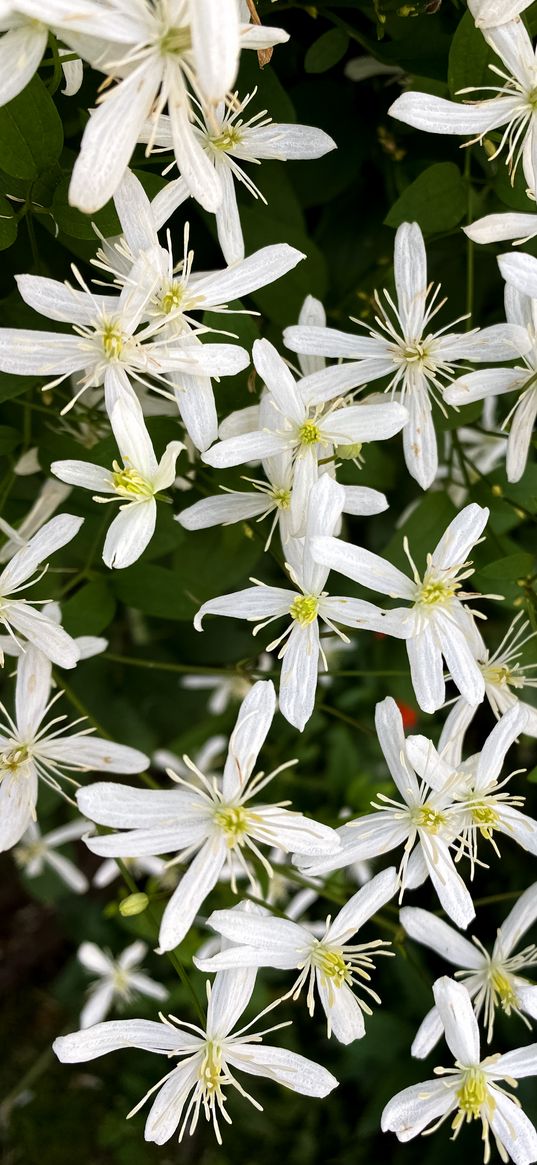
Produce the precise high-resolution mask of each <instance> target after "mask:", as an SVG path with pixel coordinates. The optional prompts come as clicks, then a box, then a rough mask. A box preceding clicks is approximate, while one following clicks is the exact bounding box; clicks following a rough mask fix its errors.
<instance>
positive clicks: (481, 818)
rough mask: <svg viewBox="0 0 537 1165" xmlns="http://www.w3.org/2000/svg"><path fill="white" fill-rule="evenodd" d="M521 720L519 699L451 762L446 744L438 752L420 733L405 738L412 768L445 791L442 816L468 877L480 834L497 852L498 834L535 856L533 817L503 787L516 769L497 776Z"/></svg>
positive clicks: (523, 711) (536, 831) (536, 837)
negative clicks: (472, 748) (463, 756)
mask: <svg viewBox="0 0 537 1165" xmlns="http://www.w3.org/2000/svg"><path fill="white" fill-rule="evenodd" d="M527 719H528V713H527V711H526V709H525V707H524V705H523V704H516V705H515V706H514V707H513V708H510V709H509V711H508V712H506V713H505V715H503V716H502V717H501V719H500V720H499V721H498V723H497V724H496V725H495V727H494V728H493V729H492V732H491V733H490V735H489V737H488V738H487V740H486V742H485V744H484V746H483V748H482V750H481V752H480V753H479V754H478V755H477V756H473V757H470V758H469V759H468V760H466V761H464V762H463V763H462V764H460V763H453V759H452V756H451V754H450V750H449V748H444V752H443V755H441V754H440V753H439V752H438V751H437V749H436V748H435V747H434V744H433V743H432V741H430V740H427V738H426V737H425V736H410V737H409V738H408V740H407V745H406V747H407V753H408V756H409V759H410V761H411V763H412V765H413V767H414V768H415V770H416V772H417V773H419V775H420V776H421V777H422V778H423V780H425V781H427V783H428V784H429V785H430V786H431V787H432V788H433V789H435V790H436V791H437V793H438V794H441V792H442V790H446V791H447V790H448V789H449V791H450V795H451V799H452V802H453V803H454V804H453V806H452V808H451V809H450V810H449V812H448V817H449V818H451V819H452V821H453V834H454V835H456V836H457V842H458V856H461V857H462V856H464V855H465V856H467V857H469V859H470V865H471V875H472V876H473V872H474V866H475V865H476V863H477V861H478V858H477V851H478V844H479V840H480V838H483V840H484V841H488V842H490V844H491V845H492V847H493V849H494V850H495V852H496V854H499V849H498V845H497V840H496V837H497V834H499V833H503V834H505V835H506V837H509V838H511V839H512V840H513V841H516V842H517V844H518V845H520V846H522V849H524V850H527V851H528V852H529V853H531V854H536V855H537V821H534V819H533V818H532V817H528V816H527V815H526V814H524V813H521V812H520V809H521V807H522V806H523V805H524V800H525V798H524V797H523V796H521V795H520V794H518V793H517V794H511V793H508V792H506V791H505V789H506V785H507V784H508V782H509V781H510V780H511V778H512V777H513V776H515V775H516V772H515V773H510V774H509V775H508V776H507V777H504V778H503V779H500V774H501V770H502V766H503V762H504V758H505V755H506V753H507V751H508V749H509V748H511V746H512V745H513V744H514V742H515V741H516V740H517V738H518V736H519V735H520V733H521V732H524V731H525V728H526V724H527ZM518 771H520V770H518ZM479 864H483V863H481V862H480V863H479Z"/></svg>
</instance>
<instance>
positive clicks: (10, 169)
mask: <svg viewBox="0 0 537 1165" xmlns="http://www.w3.org/2000/svg"><path fill="white" fill-rule="evenodd" d="M62 147H63V128H62V123H61V120H60V117H59V114H58V111H57V109H56V106H55V105H54V102H53V100H52V97H51V96H50V93H49V91H48V89H47V88H46V86H45V85H44V84H43V82H42V81H41V80H40V78H39V77H37V76H35V77H33V78H32V80H31V81H30V83H29V85H27V86H26V88H25V89H23V91H22V93H19V94H18V96H17V97H14V98H13V101H9V102H8V104H7V105H4V106H2V107H1V108H0V158H1V159H2V169H3V170H5V172H6V174H12V175H13V177H14V178H32V179H33V178H37V176H38V175H39V174H41V172H42V171H43V170H46V169H48V167H50V166H53V165H54V163H55V162H57V160H58V158H59V156H60V154H61V151H62Z"/></svg>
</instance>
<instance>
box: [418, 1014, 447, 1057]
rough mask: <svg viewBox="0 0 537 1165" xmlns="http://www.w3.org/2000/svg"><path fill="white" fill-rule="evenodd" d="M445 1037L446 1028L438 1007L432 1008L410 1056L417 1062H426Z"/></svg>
mask: <svg viewBox="0 0 537 1165" xmlns="http://www.w3.org/2000/svg"><path fill="white" fill-rule="evenodd" d="M443 1035H444V1027H443V1024H442V1020H441V1019H440V1014H439V1011H438V1008H437V1007H431V1010H430V1011H428V1012H427V1015H426V1016H425V1019H423V1020H422V1022H421V1023H420V1026H419V1028H418V1030H417V1032H416V1035H415V1036H414V1039H413V1041H412V1047H411V1049H410V1054H411V1055H412V1056H415V1057H416V1059H417V1060H425V1059H426V1057H427V1056H428V1055H430V1053H431V1052H432V1050H433V1048H434V1047H436V1044H437V1043H438V1041H439V1040H441V1039H442V1036H443Z"/></svg>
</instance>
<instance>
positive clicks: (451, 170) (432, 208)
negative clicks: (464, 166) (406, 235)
mask: <svg viewBox="0 0 537 1165" xmlns="http://www.w3.org/2000/svg"><path fill="white" fill-rule="evenodd" d="M466 205H467V198H466V185H465V182H464V178H463V176H462V174H461V172H460V170H459V168H458V166H455V164H454V162H436V163H435V164H434V166H429V167H428V169H427V170H424V171H423V173H422V174H420V175H419V177H418V178H416V180H415V182H412V183H411V185H410V186H407V188H406V190H404V191H403V193H402V195H401V197H400V198H398V199H397V202H396V203H394V205H393V206H392V207H391V210H390V211H389V212H388V214H387V215H386V218H385V219H384V222H385V224H386V226H389V227H398V226H399V225H400V224H401V223H402V222H417V223H419V225H420V227H421V229H422V231H423V233H424V234H425V235H432V234H440V233H441V232H442V231H450V230H453V228H454V227H456V226H457V223H459V222H460V221H461V219H462V218H464V215H465V213H466Z"/></svg>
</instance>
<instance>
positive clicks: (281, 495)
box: [270, 489, 291, 510]
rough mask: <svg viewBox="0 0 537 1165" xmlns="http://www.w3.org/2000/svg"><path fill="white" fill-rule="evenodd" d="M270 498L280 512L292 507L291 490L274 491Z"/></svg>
mask: <svg viewBox="0 0 537 1165" xmlns="http://www.w3.org/2000/svg"><path fill="white" fill-rule="evenodd" d="M270 496H271V498H272V500H273V502H275V504H276V505H277V507H278V509H279V510H288V509H289V506H290V505H291V490H290V489H273V490H272V492H271V495H270Z"/></svg>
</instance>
